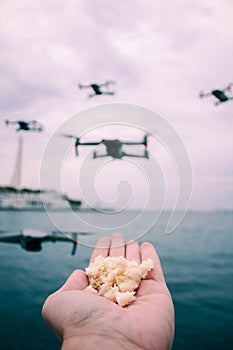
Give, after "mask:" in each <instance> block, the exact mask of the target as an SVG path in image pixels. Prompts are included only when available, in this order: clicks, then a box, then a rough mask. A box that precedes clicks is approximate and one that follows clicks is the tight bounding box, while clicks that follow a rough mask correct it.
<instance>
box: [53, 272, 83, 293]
mask: <svg viewBox="0 0 233 350" xmlns="http://www.w3.org/2000/svg"><path fill="white" fill-rule="evenodd" d="M87 286H88V279H87V276H86V274H85V272H84V271H82V270H75V271H73V272H72V274H71V275H70V277H69V278H68V279H67V280H66V282H65V283H64V284H63V286H62V287H61V288H60V289H59V290H58V291H59V292H63V291H65V290H83V289H84V288H86V287H87Z"/></svg>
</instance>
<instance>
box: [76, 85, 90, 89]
mask: <svg viewBox="0 0 233 350" xmlns="http://www.w3.org/2000/svg"><path fill="white" fill-rule="evenodd" d="M78 87H79V89H86V88H89V87H91V85H90V84H89V85H82V84H78Z"/></svg>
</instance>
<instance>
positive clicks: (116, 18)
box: [0, 0, 233, 210]
mask: <svg viewBox="0 0 233 350" xmlns="http://www.w3.org/2000/svg"><path fill="white" fill-rule="evenodd" d="M232 11H233V3H232V2H231V1H230V0H222V1H221V2H220V1H219V0H218V1H217V0H206V1H201V0H196V1H190V0H173V1H172V0H168V1H164V2H161V1H157V0H147V1H144V2H142V1H135V0H134V1H132V0H129V1H120V2H119V1H118V2H110V1H107V0H102V1H101V0H99V1H96V0H93V1H85V0H76V1H75V0H68V1H65V0H56V1H55V0H48V1H46V2H45V1H43V2H42V1H41V2H35V1H25V0H22V1H20V2H17V1H13V0H2V1H1V13H0V45H1V55H0V69H1V78H0V91H1V101H0V126H1V127H0V138H1V148H0V159H1V172H0V184H1V185H7V184H9V183H10V179H11V175H12V172H13V167H14V162H15V157H16V152H17V142H18V136H19V133H16V132H15V130H14V128H13V127H10V126H9V127H8V128H7V127H6V126H5V123H4V120H5V119H11V120H17V119H21V120H27V121H29V120H32V119H36V120H38V121H40V122H41V123H43V125H44V127H45V130H44V132H43V133H41V134H39V133H34V134H33V133H30V134H29V133H25V132H24V133H23V132H22V133H21V135H22V137H23V140H24V147H23V169H22V186H24V187H32V188H38V187H39V186H40V169H41V161H43V157H44V154H45V150H46V145H47V144H48V142H49V140H51V138H52V137H54V134H55V133H56V132H57V130H58V129H59V130H63V126H64V130H65V132H68V133H71V134H75V135H77V134H79V132H80V127H81V124H82V123H83V119H82V118H80V120H79V118H78V117H77V129H75V130H74V129H73V130H67V129H66V126H65V125H66V123H68V125H69V120H70V118H72V117H73V116H74V115H76V114H79V113H81V115H82V112H83V111H85V110H87V109H92V108H94V109H95V107H98V106H99V105H106V104H109V103H122V104H123V103H124V104H131V105H137V106H140V107H141V106H142V107H143V108H145V109H148V110H150V111H154V113H155V114H159V115H160V116H161V117H162V118H164V120H166V122H167V123H168V124H169V125H171V127H172V128H173V129H174V130H175V131H174V132H175V133H177V134H178V135H179V137H180V139H181V140H182V142H183V144H184V147H185V149H186V150H187V153H188V155H189V158H190V162H191V164H192V171H193V176H192V182H193V190H192V198H191V201H190V208H191V209H193V210H215V209H233V181H232V180H233V163H232V146H233V138H232V123H233V119H232V117H233V115H232V111H233V101H228V102H226V103H223V104H222V105H219V106H215V105H214V103H215V102H216V100H215V98H214V97H213V96H211V97H209V98H206V99H203V100H202V99H200V98H199V92H200V91H201V90H204V91H210V90H213V89H222V88H225V87H226V86H227V85H228V84H229V83H231V82H233V73H232V68H231V67H232V62H233V48H232V42H233V25H232ZM106 80H113V81H116V84H114V85H112V86H111V87H110V88H112V89H114V91H115V92H116V94H115V96H107V95H106V96H96V97H93V98H92V99H89V98H88V97H87V94H88V93H89V92H90V91H88V90H79V88H78V84H80V83H83V84H88V83H93V82H97V83H101V82H104V81H106ZM120 119H121V118H120ZM79 122H80V124H79ZM116 122H118V124H119V121H118V120H116ZM110 124H111V123H110ZM110 124H109V125H107V126H104V127H103V126H100V127H95V128H94V129H93V130H92V131H90V132H88V133H86V135H85V137H86V140H89V141H90V140H92V141H95V140H96V139H97V138H98V139H101V138H106V137H107V138H108V137H110V138H116V137H117V138H120V139H123V140H125V139H126V140H141V139H142V137H143V134H144V130H142V129H140V128H137V127H135V125H134V123H132V125H131V126H125V125H124V126H122V125H115V126H114V125H110ZM142 124H143V116H142ZM82 125H83V124H82ZM145 125H146V127H147V129H148V130H150V131H151V132H152V133H153V134H154V135H155V136H151V138H150V139H149V146H148V148H149V151H150V153H151V156H152V160H149V162H150V163H147V165H145V164H146V163H143V162H142V163H141V165H140V166H141V168H142V170H143V169H145V168H146V171H148V172H149V178H150V179H153V180H154V183H155V184H156V174H154V173H153V164H152V163H154V162H155V161H156V162H158V164H159V165H160V168H161V169H162V172H163V175H164V178H165V182H166V198H165V206H166V207H167V208H170V207H172V206H174V203H175V201H176V196H177V188H178V187H179V179H178V178H177V168H176V165H175V164H174V162H173V160H172V159H171V156H170V154H169V152H167V149H166V147H164V144H163V143H162V142H161V140H159V139H158V138H156V135H159V134H160V130H159V126H158V125H156V123H155V124H153V123H151V124H150V125H149V124H147V123H145ZM81 129H82V128H81ZM162 141H163V140H162ZM57 142H58V144H59V142H60V143H61V144H63V145H65V146H64V147H66V152H65V156H64V161H63V165H62V169H61V172H62V188H63V191H64V192H65V193H67V194H68V195H69V196H71V197H73V198H80V197H81V198H82V196H83V195H85V193H83V191H84V192H85V186H84V190H82V191H81V190H80V188H79V186H77V182H78V181H77V178H78V174H79V172H80V170H81V168H82V164H83V162H84V161H85V159H87V158H88V157H89V155H90V152H91V151H92V150H91V149H88V150H87V149H85V150H84V149H83V150H81V151H80V157H79V158H76V157H75V155H74V152H73V149H72V145H71V144H72V140H67V139H66V140H64V139H63V138H62V137H61V139H60V140H59V137H57ZM55 158H56V155H54V159H55ZM88 159H89V158H88ZM49 161H50V163H51V164H53V161H54V160H53V157H51V159H49ZM92 162H94V160H93V161H92ZM92 162H91V161H89V163H88V164H89V166H90V168H89V169H91V167H92V165H91V164H93V169H94V168H95V166H96V165H94V163H92ZM96 164H97V163H96ZM150 164H151V168H150ZM94 175H95V181H96V188H97V192H98V193H99V194H100V195H99V199H96V198H95V199H93V201H94V202H93V204H94V205H102V204H103V203H105V202H106V203H107V202H108V201H109V202H111V201H114V200H115V197H117V190H116V187H117V183H118V181H120V180H121V179H125V180H126V181H128V182H129V183H131V185H132V186H133V188H134V190H133V192H134V195H135V196H134V198H133V200H132V203H131V206H132V207H134V208H136V207H138V206H140V205H141V203H142V201H144V200H146V192H147V187H146V186H147V175H146V177H145V176H144V175H143V171H140V167H138V166H137V165H136V168H135V164H134V163H132V162H130V161H129V160H127V159H126V160H120V161H119V160H116V161H111V162H110V161H108V162H107V163H106V164H105V166H103V167H102V168H101V169H100V170H98V171H97V174H94ZM47 179H48V183H47V186H48V188H52V187H55V188H56V184H55V182H56V181H54V183H53V177H52V176H49V174H48V176H47ZM43 185H45V186H46V183H44V184H43ZM126 192H127V191H126ZM127 193H128V192H127ZM102 200H103V201H102ZM102 202H103V203H102Z"/></svg>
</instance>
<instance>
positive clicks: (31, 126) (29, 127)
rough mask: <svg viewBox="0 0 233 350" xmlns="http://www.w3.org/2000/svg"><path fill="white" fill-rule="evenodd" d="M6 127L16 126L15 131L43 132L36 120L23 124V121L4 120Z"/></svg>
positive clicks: (41, 126)
mask: <svg viewBox="0 0 233 350" xmlns="http://www.w3.org/2000/svg"><path fill="white" fill-rule="evenodd" d="M5 124H6V126H8V125H15V124H16V125H18V128H17V129H16V131H21V130H24V131H38V132H41V131H43V125H42V124H41V123H39V122H38V121H37V120H32V121H30V122H25V121H24V120H8V119H7V120H5Z"/></svg>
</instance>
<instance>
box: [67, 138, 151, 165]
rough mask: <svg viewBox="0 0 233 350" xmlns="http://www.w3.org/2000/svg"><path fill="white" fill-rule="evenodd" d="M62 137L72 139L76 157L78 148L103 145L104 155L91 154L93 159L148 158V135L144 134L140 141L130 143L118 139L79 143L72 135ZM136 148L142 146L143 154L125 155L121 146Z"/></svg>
mask: <svg viewBox="0 0 233 350" xmlns="http://www.w3.org/2000/svg"><path fill="white" fill-rule="evenodd" d="M63 136H65V137H68V138H74V139H75V154H76V156H78V155H79V152H78V148H79V147H80V146H97V145H100V144H103V145H104V146H105V148H106V153H104V154H99V153H98V152H96V151H94V152H93V158H94V159H95V158H102V157H112V158H114V159H122V158H123V157H137V158H147V159H148V158H149V154H148V150H147V139H148V136H149V134H146V135H145V136H144V138H143V140H142V141H139V142H131V141H129V142H128V141H121V140H118V139H114V140H101V141H99V142H80V138H79V137H76V136H74V135H68V134H63ZM124 145H126V146H135V145H136V146H137V145H143V146H144V153H143V154H130V153H126V152H124V150H123V146H124Z"/></svg>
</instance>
